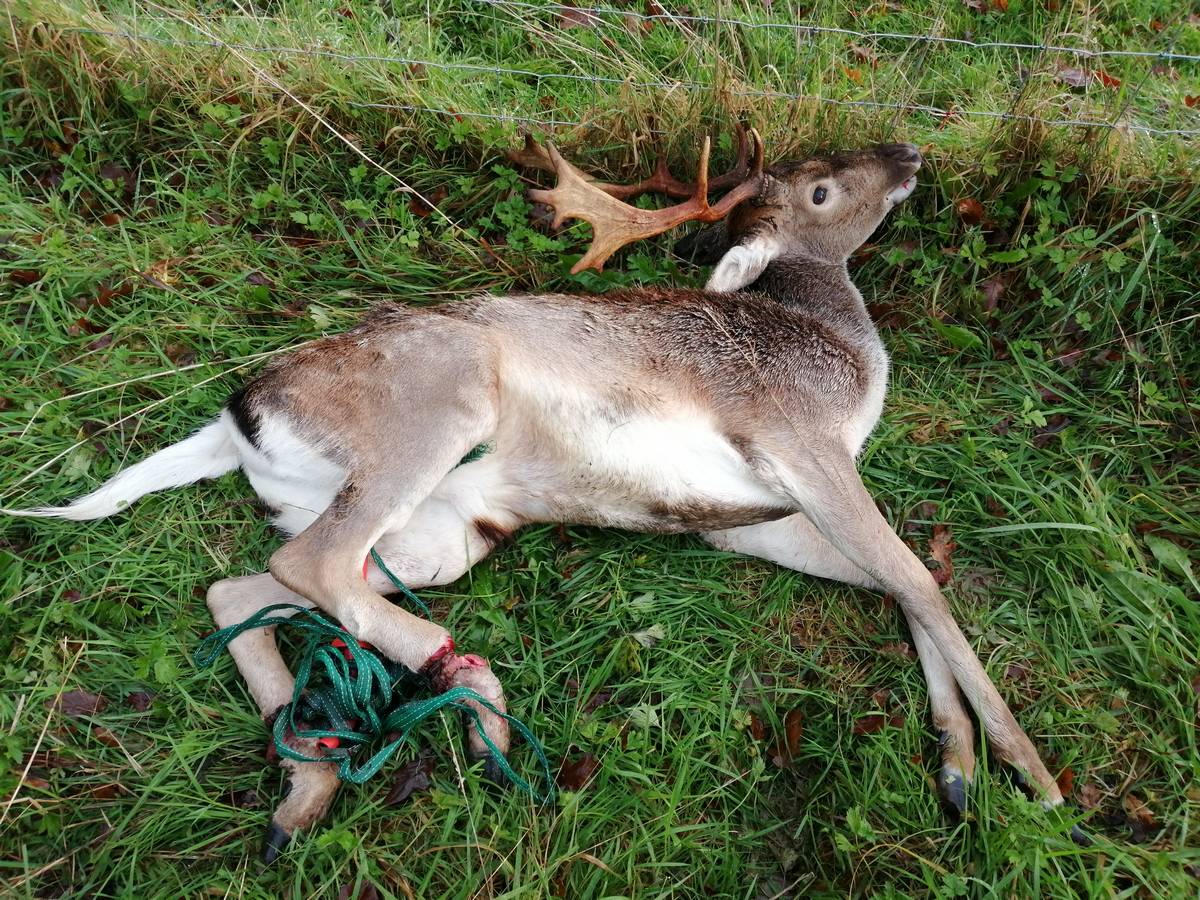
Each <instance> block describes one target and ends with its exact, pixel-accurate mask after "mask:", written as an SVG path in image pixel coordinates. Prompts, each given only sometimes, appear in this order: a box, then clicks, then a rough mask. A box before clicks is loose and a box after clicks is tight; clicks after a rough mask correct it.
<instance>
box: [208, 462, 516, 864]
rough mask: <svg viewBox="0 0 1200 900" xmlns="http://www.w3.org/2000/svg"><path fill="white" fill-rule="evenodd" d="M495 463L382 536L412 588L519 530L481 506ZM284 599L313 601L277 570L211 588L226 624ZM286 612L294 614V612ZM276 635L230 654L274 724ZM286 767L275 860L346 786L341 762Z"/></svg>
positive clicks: (311, 751) (472, 471) (373, 580)
mask: <svg viewBox="0 0 1200 900" xmlns="http://www.w3.org/2000/svg"><path fill="white" fill-rule="evenodd" d="M492 468H494V467H491V466H489V464H488V463H486V462H480V463H472V464H471V465H469V466H463V467H462V468H460V469H456V470H455V471H454V472H453V473H451V475H449V476H447V478H446V479H445V480H444V481H443V483H442V484H441V485H439V486H438V490H437V491H436V492H435V494H434V495H433V496H431V497H429V498H428V499H427V500H426V501H425V502H423V503H422V504H421V505H420V506H419V507H418V508H417V511H416V512H415V513H414V514H413V518H412V520H411V521H410V522H409V523H408V525H407V527H405V528H404V529H403V530H402V531H399V532H392V533H389V534H386V535H384V536H383V537H382V538H380V540H379V541H378V543H377V544H376V545H375V549H376V550H377V551H378V552H379V554H380V557H381V558H382V559H383V561H384V564H385V565H386V566H387V567H388V569H389V570H390V571H391V572H392V573H393V574H394V575H395V576H396V577H397V578H399V579H400V581H401V582H402V583H403V584H405V585H406V586H407V587H409V588H412V589H414V590H417V589H420V588H425V587H432V586H435V585H442V584H449V583H450V582H452V581H456V580H457V579H458V578H459V577H460V576H462V575H463V574H464V573H465V572H466V571H467V569H469V568H470V567H471V566H472V565H474V564H475V563H476V562H478V561H479V560H480V559H483V558H484V557H485V556H487V554H488V553H490V552H491V550H492V549H493V548H494V547H495V545H496V543H497V539H498V538H499V537H500V536H501V535H502V533H503V532H505V531H511V530H512V529H514V528H516V527H517V525H518V524H519V523H518V521H517V520H516V519H514V518H513V517H512V516H511V514H509V513H507V512H505V511H504V510H503V509H501V508H499V507H493V506H483V505H480V501H481V500H482V499H484V496H485V495H484V491H486V490H487V489H488V488H490V487H491V485H492V484H494V482H495V479H494V477H493V472H491V471H489V469H492ZM485 523H486V524H485ZM368 580H369V582H370V584H371V586H372V587H373V588H375V589H376V590H378V591H381V592H387V591H388V590H389V589H391V588H392V587H393V585H392V582H391V581H390V579H388V578H387V577H386V576H385V575H384V574H383V573H382V572H381V571H380V570H379V568H378V567H377V566H376V565H375V564H374V563H371V565H370V567H369V570H368ZM276 603H292V604H295V605H297V606H304V607H310V608H311V607H312V606H313V604H312V603H311V602H310V601H309V600H306V599H305V598H303V597H301V596H300V595H299V594H296V593H294V592H293V591H290V590H288V589H287V588H286V587H284V586H283V585H282V584H280V583H279V582H278V581H276V580H275V579H274V578H273V577H272V576H271V575H269V574H264V575H253V576H249V577H243V578H227V579H224V580H222V581H218V582H217V583H216V584H214V585H213V586H212V587H211V588H210V589H209V591H208V605H209V609H211V610H212V613H213V618H214V619H215V621H216V623H217V627H218V628H225V627H228V626H230V625H235V624H237V623H238V622H242V621H245V620H246V619H247V618H249V617H250V616H252V615H253V614H254V613H256V612H258V611H259V610H260V609H262V608H263V607H265V606H269V605H272V604H276ZM393 609H395V607H393ZM396 612H397V613H400V612H401V611H400V610H396ZM278 614H279V615H288V613H287V612H286V611H281V612H280V613H278ZM397 619H399V622H400V625H399V627H403V625H404V623H405V621H406V618H405V616H403V615H398V616H397ZM274 632H275V628H274V626H271V627H267V628H258V629H254V630H251V631H246V632H243V633H242V634H240V635H238V637H237V638H235V639H234V640H233V641H231V642H230V644H229V652H230V654H231V655H232V656H233V659H234V662H235V663H236V664H237V667H238V670H239V671H240V672H241V674H242V677H243V678H244V679H245V681H246V686H247V687H248V688H249V690H250V694H251V696H252V697H254V701H255V703H256V704H257V705H258V708H259V709H260V710H261V711H262V715H263V718H264V720H266V721H268V722H269V721H270V720H271V719H272V717H273V716H274V715H275V714H276V713H277V712H278V711H279V710H280V709H281V708H282V707H283V706H284V705H285V704H287V703H289V702H290V701H291V699H292V694H293V689H294V687H295V680H294V679H293V677H292V673H291V672H290V671H289V670H288V667H287V664H286V663H285V662H284V660H283V657H282V656H281V655H280V653H279V648H278V646H277V644H276V642H275V633H274ZM467 671H468V672H469V671H470V670H469V669H468V670H467ZM294 741H295V744H296V748H297V749H298V750H300V751H301V752H303V753H305V754H306V755H308V756H319V755H320V751H319V748H318V747H317V746H316V743H315V742H314V741H312V740H300V739H299V738H296V739H294ZM279 764H280V766H281V767H283V768H284V769H285V771H286V772H287V777H288V784H287V787H286V789H285V791H284V799H283V801H282V802H281V803H280V805H279V807H278V808H277V809H276V811H275V813H274V815H273V816H272V817H271V824H270V826H269V827H268V829H267V837H266V843H265V847H264V853H263V855H264V858H265V860H266V861H267V862H273V861H274V860H275V858H276V857H277V856H278V855H279V853H280V852H281V851H282V850H283V849H284V847H286V845H287V844H288V842H289V841H290V840H291V837H292V835H294V834H295V833H296V832H298V831H302V830H305V829H307V828H309V827H311V826H312V825H313V824H315V823H316V822H317V821H318V820H320V819H321V818H322V817H324V815H325V813H326V812H327V811H328V809H329V806H330V804H332V802H333V799H334V795H335V794H336V792H337V788H338V785H339V781H338V778H337V767H336V766H335V765H334V764H333V763H321V762H315V763H305V762H297V761H294V760H289V759H281V760H280V761H279ZM484 774H485V776H486V777H488V778H490V779H491V780H493V781H496V782H500V781H502V780H503V775H502V774H501V772H500V769H499V766H497V765H496V762H495V761H494V760H493V759H492V758H491V756H490V755H489V756H488V758H487V761H486V763H485V769H484Z"/></svg>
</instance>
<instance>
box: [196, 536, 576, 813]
mask: <svg viewBox="0 0 1200 900" xmlns="http://www.w3.org/2000/svg"><path fill="white" fill-rule="evenodd" d="M371 558H372V559H373V560H374V561H375V564H376V565H377V566H379V568H380V570H381V571H382V572H383V573H384V574H385V575H386V576H387V577H388V579H389V580H390V581H391V582H392V583H393V584H394V585H395V586H396V587H397V588H399V589H400V590H401V592H402V593H403V594H404V595H405V597H406V598H408V599H410V600H412V601H413V602H415V603H416V604H417V605H418V606H420V607H421V608H422V609H424V611H425V614H426V616H428V615H429V609H428V607H426V606H425V604H424V603H422V602H421V601H420V600H419V599H418V598H417V597H416V596H415V595H414V594H413V593H412V592H411V591H410V590H408V588H406V587H405V586H404V585H403V584H402V583H401V582H400V580H399V579H398V578H396V576H395V575H394V574H393V573H392V572H391V571H390V570H389V569H388V568H387V566H386V565H384V563H383V560H382V559H381V558H380V557H379V554H378V553H376V552H375V550H374V549H372V550H371ZM283 610H287V611H288V614H287V615H276V613H279V612H281V611H283ZM270 626H277V627H279V626H282V627H285V628H290V629H292V630H293V631H296V632H299V633H301V634H303V635H304V636H305V638H306V644H305V647H304V650H303V652H302V653H301V655H300V660H299V664H298V666H297V668H296V685H295V689H294V690H293V692H292V701H291V702H290V703H288V704H287V705H286V706H285V707H283V709H281V710H280V711H279V713H278V714H277V716H276V717H275V725H274V728H273V737H274V740H275V748H276V749H277V750H278V751H279V755H280V756H283V757H286V758H288V759H294V760H297V761H300V762H330V761H334V760H336V761H337V764H338V777H339V778H341V779H342V780H343V781H349V782H351V783H353V784H362V783H363V782H364V781H366V780H367V779H369V778H371V777H372V776H374V775H375V774H377V773H378V772H379V770H380V769H382V768H383V766H384V765H385V764H386V763H387V761H388V760H389V759H390V758H391V757H392V756H393V755H394V754H395V753H396V751H397V750H398V749H400V746H401V745H402V744H403V743H404V742H405V741H406V740H407V739H408V737H409V735H410V734H411V733H412V732H413V730H414V729H415V728H416V727H417V726H418V725H420V724H421V723H422V722H424V721H425V720H426V719H429V718H431V717H432V716H435V715H437V714H438V713H439V712H441V711H442V710H443V709H446V708H447V707H449V708H451V709H457V710H459V711H460V712H463V713H466V714H467V715H468V716H470V718H471V720H472V723H473V724H474V727H475V732H476V733H477V734H478V735H479V737H480V738H481V739H482V740H483V742H484V744H486V745H487V747H488V750H489V751H490V752H491V755H492V759H493V760H494V761H495V763H496V765H497V766H498V767H499V769H500V771H501V772H503V773H504V775H505V776H506V777H507V778H508V779H509V780H510V781H512V783H513V784H515V785H516V786H517V787H519V788H520V789H521V790H523V791H525V792H526V793H527V794H529V795H530V796H531V797H533V798H534V799H535V800H537V801H539V802H541V803H546V802H549V801H551V800H553V798H554V793H555V791H554V779H553V777H552V775H551V772H550V761H549V759H547V757H546V752H545V750H544V749H543V748H542V745H541V743H540V742H539V741H538V739H537V738H536V737H534V735H533V733H532V732H531V731H530V730H529V729H528V728H527V727H526V726H525V724H524V723H523V722H521V721H520V720H519V719H516V718H514V717H513V716H510V715H508V714H507V713H504V712H501V711H500V710H499V709H498V708H497V707H496V706H494V705H493V704H492V703H491V702H490V701H489V700H487V699H486V698H485V697H483V696H481V695H480V694H479V693H477V692H476V691H473V690H471V689H470V688H466V687H455V688H451V689H450V690H448V691H445V692H444V693H441V694H438V695H436V696H433V697H429V698H427V699H424V700H416V699H411V698H412V697H413V695H414V694H416V693H417V692H419V691H422V690H427V689H428V679H426V678H425V677H424V676H421V675H418V674H417V673H416V672H413V671H412V670H411V669H408V668H407V667H405V666H402V665H400V664H399V663H393V662H391V661H387V660H384V659H381V658H380V656H379V655H378V654H376V653H374V652H372V651H371V650H368V649H366V648H365V647H360V646H359V644H358V640H357V639H356V638H355V637H354V636H353V635H352V634H350V633H349V632H348V631H346V630H344V629H343V628H341V627H340V626H339V625H337V624H336V623H335V622H334V621H333V620H332V619H329V618H327V617H326V616H324V615H322V614H321V613H320V612H317V611H316V610H313V609H308V608H306V607H303V606H297V605H295V604H292V603H276V604H272V605H271V606H266V607H264V608H263V609H261V610H259V611H258V612H256V613H255V614H254V615H252V616H250V618H248V619H246V620H245V621H244V622H239V623H237V624H236V625H230V626H228V627H226V628H222V629H220V630H219V631H215V632H213V633H212V634H210V635H208V636H207V637H205V638H204V639H203V640H201V641H200V645H199V646H198V647H197V648H196V653H195V657H194V658H195V662H196V664H197V665H198V666H201V667H205V666H209V665H211V664H212V663H213V662H214V661H215V660H216V659H217V657H218V656H220V655H221V653H223V652H224V651H225V648H226V647H228V646H229V643H230V642H231V641H233V640H234V639H235V638H237V637H238V636H239V635H241V634H243V633H244V632H246V631H249V630H251V629H254V628H267V627H270ZM335 639H336V640H340V641H342V642H343V643H344V644H345V648H344V650H343V649H342V648H339V647H336V646H333V645H332V644H331V641H333V640H335ZM314 681H315V682H317V684H316V686H312V685H313V682H314ZM468 700H472V701H474V702H475V703H478V704H479V705H480V706H482V707H484V708H485V709H487V710H490V711H491V712H493V713H495V714H496V715H498V716H500V717H501V718H503V719H504V720H505V721H507V722H508V724H509V725H510V726H511V727H512V728H513V730H515V731H516V732H517V733H518V734H520V735H521V737H523V738H524V739H525V742H526V743H527V744H529V746H530V747H531V748H532V749H533V752H534V755H535V756H536V757H537V759H538V763H539V768H540V769H541V772H540V775H541V778H542V781H543V783H544V784H545V790H538V789H537V788H536V787H535V786H534V785H532V784H530V782H528V781H526V780H525V779H524V778H522V777H521V776H520V775H518V774H517V773H516V771H514V770H513V768H512V766H511V765H509V762H508V760H507V759H505V757H504V754H503V753H502V752H501V751H500V748H499V747H497V746H496V744H495V743H494V742H493V741H492V739H491V738H490V737H488V735H487V732H486V731H485V730H484V728H483V723H482V722H481V721H480V717H479V711H478V710H477V709H476V708H475V707H473V706H471V705H470V704H468V703H467V702H466V701H468ZM313 722H321V723H322V724H323V725H324V726H325V727H316V726H314V725H313V724H312V723H313ZM289 732H290V733H291V734H294V735H295V736H296V737H298V738H302V739H307V738H313V739H318V738H337V739H338V742H339V746H338V747H337V748H334V749H330V750H327V751H326V755H324V756H309V755H307V754H304V753H301V752H300V751H298V750H295V749H293V748H292V747H291V745H290V744H288V742H287V739H288V736H289ZM384 735H394V736H393V737H392V738H391V740H389V741H387V742H386V743H384V744H383V746H381V747H380V748H379V749H378V750H376V751H375V752H374V753H373V754H371V756H370V757H369V758H367V759H366V760H364V761H363V762H362V763H361V764H359V765H357V766H355V765H354V756H355V755H356V751H358V750H361V749H363V748H367V747H370V746H371V745H373V744H377V743H378V742H379V741H380V739H381V738H383V736H384Z"/></svg>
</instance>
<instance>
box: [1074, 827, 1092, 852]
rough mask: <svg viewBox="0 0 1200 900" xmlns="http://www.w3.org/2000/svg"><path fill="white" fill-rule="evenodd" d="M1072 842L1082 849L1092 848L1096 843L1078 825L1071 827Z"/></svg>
mask: <svg viewBox="0 0 1200 900" xmlns="http://www.w3.org/2000/svg"><path fill="white" fill-rule="evenodd" d="M1071 840H1073V841H1074V842H1075V843H1076V844H1078V845H1079V846H1080V847H1090V846H1092V844H1093V843H1094V842H1093V841H1092V839H1091V837H1090V836H1089V835H1088V833H1087V832H1086V831H1084V830H1083V829H1082V828H1080V827H1079V826H1078V825H1072V826H1071Z"/></svg>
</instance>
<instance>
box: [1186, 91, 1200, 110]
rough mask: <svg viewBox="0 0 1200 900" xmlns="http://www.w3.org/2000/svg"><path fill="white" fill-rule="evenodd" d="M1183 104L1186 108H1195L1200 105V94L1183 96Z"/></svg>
mask: <svg viewBox="0 0 1200 900" xmlns="http://www.w3.org/2000/svg"><path fill="white" fill-rule="evenodd" d="M1183 104H1184V106H1186V107H1187V108H1188V109H1195V108H1196V107H1197V106H1200V94H1188V95H1187V96H1185V97H1184V98H1183Z"/></svg>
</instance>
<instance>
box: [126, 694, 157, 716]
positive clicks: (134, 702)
mask: <svg viewBox="0 0 1200 900" xmlns="http://www.w3.org/2000/svg"><path fill="white" fill-rule="evenodd" d="M125 702H126V703H128V704H129V705H130V706H132V707H133V708H134V709H135V710H137V711H138V712H147V711H148V710H149V709H150V707H151V706H152V705H153V703H154V695H153V694H151V693H148V692H147V691H134V692H133V693H132V694H129V695H128V696H127V697H126V698H125Z"/></svg>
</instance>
